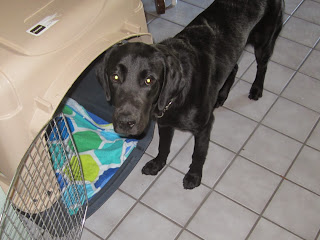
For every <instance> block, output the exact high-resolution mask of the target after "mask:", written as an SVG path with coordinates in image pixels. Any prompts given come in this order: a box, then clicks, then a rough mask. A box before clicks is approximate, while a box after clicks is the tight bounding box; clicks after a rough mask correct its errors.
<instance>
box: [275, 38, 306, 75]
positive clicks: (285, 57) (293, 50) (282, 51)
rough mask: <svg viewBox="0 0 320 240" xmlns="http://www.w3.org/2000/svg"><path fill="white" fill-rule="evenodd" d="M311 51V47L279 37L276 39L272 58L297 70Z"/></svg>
mask: <svg viewBox="0 0 320 240" xmlns="http://www.w3.org/2000/svg"><path fill="white" fill-rule="evenodd" d="M309 51H310V48H309V47H306V46H303V45H301V44H299V43H296V42H293V41H290V40H288V39H285V38H282V37H279V38H278V39H277V41H276V45H275V48H274V51H273V55H272V57H271V60H272V61H275V62H277V63H280V64H282V65H284V66H287V67H290V68H292V69H295V70H296V69H298V67H299V66H300V64H301V63H302V61H303V60H304V59H305V57H306V56H307V54H308V53H309Z"/></svg>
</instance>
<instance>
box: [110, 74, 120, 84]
mask: <svg viewBox="0 0 320 240" xmlns="http://www.w3.org/2000/svg"><path fill="white" fill-rule="evenodd" d="M111 80H112V81H114V82H119V81H120V77H119V75H118V74H112V75H111Z"/></svg>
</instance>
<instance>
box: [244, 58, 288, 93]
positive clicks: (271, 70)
mask: <svg viewBox="0 0 320 240" xmlns="http://www.w3.org/2000/svg"><path fill="white" fill-rule="evenodd" d="M256 72H257V64H256V63H254V64H252V65H251V67H250V68H249V69H248V71H247V72H246V73H245V74H244V75H243V76H242V77H241V79H243V80H246V81H247V82H250V83H253V81H254V80H255V77H256ZM293 74H294V70H292V69H290V68H288V67H285V66H282V65H280V64H278V63H275V62H272V61H269V64H268V69H267V73H266V77H265V80H264V89H267V90H269V91H271V92H273V93H276V94H279V93H281V91H282V90H283V88H284V87H285V86H286V85H287V83H288V82H289V80H290V79H291V77H292V75H293Z"/></svg>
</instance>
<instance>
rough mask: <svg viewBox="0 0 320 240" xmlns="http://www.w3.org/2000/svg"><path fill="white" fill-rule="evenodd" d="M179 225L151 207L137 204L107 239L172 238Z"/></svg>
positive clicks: (171, 239)
mask: <svg viewBox="0 0 320 240" xmlns="http://www.w3.org/2000/svg"><path fill="white" fill-rule="evenodd" d="M179 232H180V227H178V226H177V225H175V224H174V223H172V222H170V221H169V220H167V219H166V218H164V217H162V216H161V215H159V214H157V213H156V212H154V211H152V210H151V209H149V208H147V207H145V206H143V205H142V204H137V205H136V206H135V208H134V209H133V210H132V211H131V212H130V214H129V215H128V216H127V217H126V218H125V219H124V221H123V222H122V223H121V224H120V225H119V227H118V228H117V229H116V230H115V232H113V234H112V235H111V236H110V237H109V240H128V239H148V240H174V239H175V237H176V236H177V235H178V233H179Z"/></svg>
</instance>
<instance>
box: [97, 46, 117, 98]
mask: <svg viewBox="0 0 320 240" xmlns="http://www.w3.org/2000/svg"><path fill="white" fill-rule="evenodd" d="M115 47H116V46H112V47H110V48H109V49H108V50H107V51H106V52H105V53H104V55H103V57H101V60H100V62H99V63H98V64H97V68H96V76H97V79H98V82H99V83H100V85H101V86H102V88H103V90H104V92H105V94H106V98H107V101H110V100H111V92H110V86H109V80H108V75H107V62H108V60H109V57H110V54H111V52H112V51H113V50H114V48H115Z"/></svg>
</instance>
